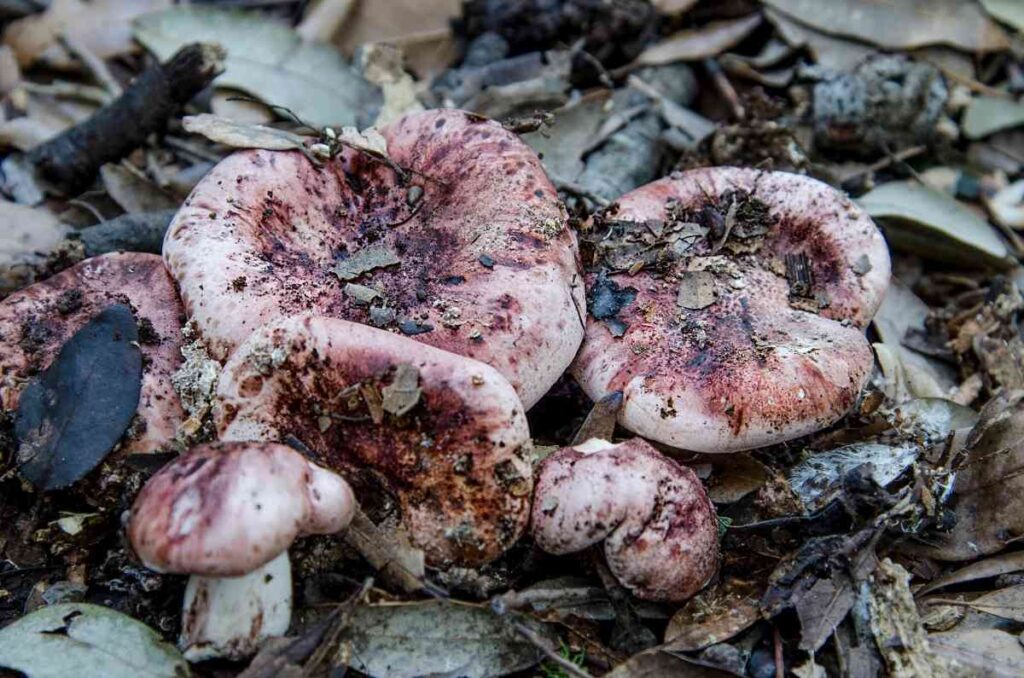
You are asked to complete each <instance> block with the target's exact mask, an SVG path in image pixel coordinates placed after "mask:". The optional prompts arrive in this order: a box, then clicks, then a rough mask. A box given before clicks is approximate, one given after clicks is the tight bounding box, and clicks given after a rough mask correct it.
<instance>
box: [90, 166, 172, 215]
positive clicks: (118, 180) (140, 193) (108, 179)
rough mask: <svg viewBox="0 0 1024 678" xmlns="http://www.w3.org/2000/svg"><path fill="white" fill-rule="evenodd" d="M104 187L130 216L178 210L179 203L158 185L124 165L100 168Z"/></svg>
mask: <svg viewBox="0 0 1024 678" xmlns="http://www.w3.org/2000/svg"><path fill="white" fill-rule="evenodd" d="M100 178H101V179H102V180H103V187H104V188H105V189H107V193H108V194H109V195H110V197H111V198H113V200H114V202H116V203H117V204H118V205H120V206H121V209H123V210H124V211H125V212H127V213H129V214H145V213H148V212H160V211H162V210H169V209H177V208H178V201H177V200H176V199H174V198H172V197H171V196H170V195H168V194H167V193H165V192H164V191H163V190H161V189H160V187H158V186H157V185H156V184H154V183H153V182H151V181H149V180H148V179H146V178H145V177H143V176H139V174H137V173H136V172H132V171H131V170H130V169H127V168H125V167H124V166H123V165H118V164H114V163H107V164H106V165H103V166H102V167H100Z"/></svg>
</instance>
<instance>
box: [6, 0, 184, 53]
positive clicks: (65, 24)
mask: <svg viewBox="0 0 1024 678" xmlns="http://www.w3.org/2000/svg"><path fill="white" fill-rule="evenodd" d="M170 6H171V0H93V2H89V3H85V2H82V1H81V0H54V2H52V3H50V6H49V7H47V9H46V11H44V12H42V13H40V14H33V15H31V16H27V17H25V18H24V19H19V20H17V21H14V22H12V23H10V24H9V25H8V26H7V29H6V30H5V31H4V35H3V41H4V44H6V45H9V46H10V47H11V49H13V50H14V52H15V54H16V55H17V57H18V62H19V63H20V64H21V65H22V66H28V65H31V64H33V63H35V62H36V61H38V60H40V59H42V60H44V61H46V62H47V63H48V64H50V65H52V66H56V67H58V68H67V67H69V66H71V65H72V64H73V63H74V60H73V59H72V57H71V56H70V55H69V54H68V53H67V50H65V49H64V47H63V46H62V45H61V44H60V42H59V39H60V37H61V36H63V35H67V36H69V37H72V38H74V40H75V42H77V43H78V44H80V45H82V46H83V47H85V48H86V49H88V50H89V51H90V52H92V53H93V54H95V55H96V56H98V57H100V58H101V59H105V58H107V57H112V56H117V55H120V54H125V53H128V52H131V51H132V50H134V49H136V47H137V46H136V44H135V42H134V41H133V40H132V31H131V20H132V19H133V18H135V17H137V16H141V15H143V14H147V13H149V12H156V11H159V10H162V9H166V8H168V7H170Z"/></svg>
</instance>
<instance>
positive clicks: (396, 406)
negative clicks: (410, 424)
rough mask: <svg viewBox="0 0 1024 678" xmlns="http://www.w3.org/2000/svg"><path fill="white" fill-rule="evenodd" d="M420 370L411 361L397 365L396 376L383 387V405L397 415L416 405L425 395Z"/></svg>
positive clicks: (399, 415)
mask: <svg viewBox="0 0 1024 678" xmlns="http://www.w3.org/2000/svg"><path fill="white" fill-rule="evenodd" d="M419 384H420V371H419V370H418V369H416V368H415V367H413V366H412V365H410V364H409V363H402V364H400V365H398V366H397V367H395V376H394V379H393V380H392V381H391V383H390V384H388V385H387V386H385V387H384V388H382V389H381V391H380V392H381V395H382V396H383V400H382V401H381V407H383V408H384V411H385V412H389V413H391V414H393V415H395V416H396V417H401V416H402V415H403V414H406V413H407V412H408V411H409V410H411V409H412V408H414V407H416V403H418V402H419V401H420V396H421V395H423V389H421V388H420V385H419Z"/></svg>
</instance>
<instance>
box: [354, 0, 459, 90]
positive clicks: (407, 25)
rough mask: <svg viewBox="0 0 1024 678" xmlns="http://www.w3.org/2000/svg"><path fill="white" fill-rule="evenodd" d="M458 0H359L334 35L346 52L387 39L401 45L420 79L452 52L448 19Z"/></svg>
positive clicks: (447, 59) (453, 15)
mask: <svg viewBox="0 0 1024 678" xmlns="http://www.w3.org/2000/svg"><path fill="white" fill-rule="evenodd" d="M461 9H462V3H461V2H460V0H359V1H358V2H356V6H355V8H354V9H353V10H352V11H351V13H350V14H349V15H348V17H347V18H346V20H345V23H344V24H343V25H342V27H341V30H339V31H338V33H337V35H335V36H334V43H335V44H336V45H338V46H339V47H340V48H341V50H342V52H344V53H345V54H346V55H349V56H351V55H353V54H354V53H355V51H356V49H357V48H358V47H362V46H364V45H367V44H371V43H375V42H387V43H390V44H392V45H395V46H397V47H399V48H401V50H402V52H403V53H404V54H405V57H406V61H407V62H408V64H409V68H410V69H412V71H413V72H414V73H415V74H416V76H417V77H419V78H420V79H425V78H428V77H429V76H431V75H434V74H436V73H438V72H439V71H441V70H442V69H444V68H445V67H446V66H448V64H449V63H450V62H451V60H452V58H453V57H454V56H455V40H454V37H453V36H452V31H451V24H450V22H451V20H452V19H454V18H456V17H458V16H459V13H460V11H461Z"/></svg>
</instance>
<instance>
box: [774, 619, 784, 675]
mask: <svg viewBox="0 0 1024 678" xmlns="http://www.w3.org/2000/svg"><path fill="white" fill-rule="evenodd" d="M772 640H773V642H774V644H775V678H785V676H786V663H785V662H784V661H783V660H782V634H780V633H779V627H777V626H774V625H773V626H772Z"/></svg>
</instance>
